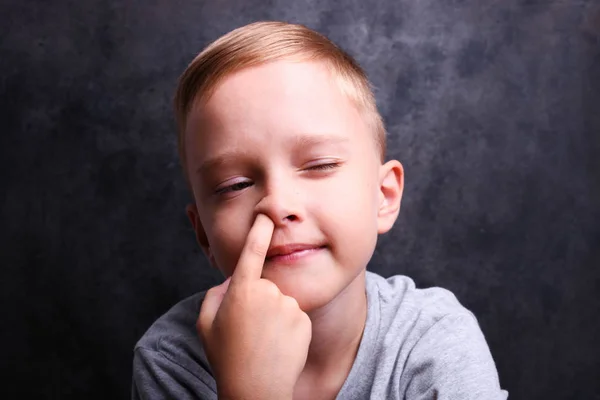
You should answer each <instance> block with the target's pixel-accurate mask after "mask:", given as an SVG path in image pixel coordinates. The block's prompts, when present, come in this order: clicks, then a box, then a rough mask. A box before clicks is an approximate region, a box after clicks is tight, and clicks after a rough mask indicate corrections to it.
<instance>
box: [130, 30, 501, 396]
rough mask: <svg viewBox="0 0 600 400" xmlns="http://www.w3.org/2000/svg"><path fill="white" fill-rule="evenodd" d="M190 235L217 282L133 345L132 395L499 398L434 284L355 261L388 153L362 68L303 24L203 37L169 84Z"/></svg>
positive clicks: (466, 326)
mask: <svg viewBox="0 0 600 400" xmlns="http://www.w3.org/2000/svg"><path fill="white" fill-rule="evenodd" d="M175 103H176V109H177V118H178V123H179V130H180V133H179V144H180V147H179V150H180V157H181V160H182V165H183V169H184V173H185V175H186V179H187V180H188V182H189V185H190V188H191V190H192V193H193V196H194V204H190V205H188V207H187V214H188V217H189V219H190V221H191V223H192V226H193V228H194V231H195V232H196V237H197V241H198V243H199V245H200V246H201V247H202V249H203V251H204V253H205V254H206V256H207V257H208V259H209V260H210V263H211V265H212V266H214V267H215V268H218V269H219V270H220V271H222V272H223V273H224V275H225V276H227V277H228V278H227V280H226V281H225V282H224V283H223V284H221V285H219V286H216V287H214V288H212V289H210V290H209V291H207V292H206V293H200V294H197V295H195V296H192V297H191V298H188V299H187V300H184V301H182V302H181V303H179V304H177V305H176V306H175V307H173V308H172V309H171V310H170V311H168V312H167V313H166V314H165V315H164V316H163V317H161V318H160V319H158V321H156V322H155V323H154V324H153V326H152V327H151V328H150V329H149V330H148V332H146V334H145V335H144V337H142V338H141V339H140V341H139V342H138V344H137V345H136V348H135V355H134V366H133V389H132V392H133V394H132V395H133V398H134V399H166V398H169V399H179V400H183V399H235V400H237V399H257V400H262V399H277V400H285V399H311V400H315V399H335V398H337V399H432V400H433V399H478V400H480V399H485V400H495V399H506V398H507V393H506V392H505V391H502V390H501V389H500V387H499V383H498V376H497V372H496V369H495V365H494V361H493V359H492V357H491V354H490V352H489V349H488V346H487V344H486V342H485V339H484V337H483V335H482V333H481V330H480V328H479V326H478V324H477V321H476V319H475V318H474V316H473V315H472V314H471V313H470V312H469V311H468V310H466V309H465V308H463V307H462V306H461V305H460V304H459V302H458V301H457V300H456V298H455V297H454V296H453V295H452V294H451V293H450V292H448V291H446V290H444V289H440V288H431V289H426V290H421V289H416V288H415V286H414V283H413V281H412V280H410V279H409V278H407V277H404V276H395V277H392V278H389V279H384V278H383V277H381V276H379V275H377V274H374V273H371V272H367V271H366V266H367V263H368V262H369V260H370V258H371V256H372V254H373V251H374V249H375V244H376V241H377V236H378V234H382V233H385V232H387V231H388V230H390V229H391V227H392V225H393V224H394V222H395V220H396V218H397V216H398V212H399V209H400V201H401V197H402V190H403V186H404V172H403V169H402V165H401V164H400V163H399V162H398V161H396V160H391V161H388V162H385V163H384V158H385V129H384V127H383V123H382V120H381V117H380V115H379V113H378V111H377V107H376V105H375V100H374V97H373V94H372V92H371V90H370V87H369V83H368V80H367V78H366V76H365V74H364V72H363V71H362V70H361V69H360V67H359V66H358V65H357V64H356V63H355V61H353V60H352V59H351V58H350V57H349V56H348V55H347V54H345V53H344V52H342V51H341V50H340V49H338V48H337V47H336V46H335V45H334V44H333V43H331V42H330V41H329V40H327V39H326V38H324V37H323V36H321V35H319V34H318V33H316V32H314V31H312V30H309V29H308V28H306V27H303V26H300V25H293V24H286V23H279V22H261V23H254V24H250V25H248V26H245V27H242V28H239V29H237V30H234V31H233V32H230V33H229V34H227V35H225V36H223V37H222V38H220V39H218V40H217V41H216V42H214V43H213V44H211V45H210V46H208V47H207V48H206V49H205V50H204V51H203V52H202V53H200V54H199V55H198V57H196V59H195V60H194V61H193V62H192V63H191V64H190V65H189V66H188V68H187V69H186V71H185V72H184V73H183V75H182V77H181V79H180V82H179V87H178V90H177V95H176V100H175Z"/></svg>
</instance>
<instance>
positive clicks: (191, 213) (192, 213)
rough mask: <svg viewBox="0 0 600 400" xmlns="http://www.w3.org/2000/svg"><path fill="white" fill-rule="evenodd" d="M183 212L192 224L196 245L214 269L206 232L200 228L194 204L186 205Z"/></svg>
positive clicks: (200, 224) (214, 265) (214, 264)
mask: <svg viewBox="0 0 600 400" xmlns="http://www.w3.org/2000/svg"><path fill="white" fill-rule="evenodd" d="M185 212H186V214H187V216H188V218H189V220H190V223H191V224H192V228H193V229H194V233H195V234H196V241H197V242H198V245H199V246H200V248H201V249H202V252H204V254H205V255H206V257H207V258H208V260H209V261H210V264H211V265H212V266H213V267H215V268H216V262H215V258H214V255H213V253H212V251H211V249H210V244H209V243H208V238H207V237H206V232H204V228H203V227H202V223H201V222H200V216H199V215H198V208H197V207H196V204H194V203H190V204H188V205H187V206H186V207H185Z"/></svg>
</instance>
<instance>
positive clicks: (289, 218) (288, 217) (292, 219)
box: [284, 215, 298, 221]
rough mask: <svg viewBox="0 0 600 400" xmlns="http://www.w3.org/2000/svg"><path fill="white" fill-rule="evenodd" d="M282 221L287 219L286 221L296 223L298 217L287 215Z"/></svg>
mask: <svg viewBox="0 0 600 400" xmlns="http://www.w3.org/2000/svg"><path fill="white" fill-rule="evenodd" d="M284 219H287V220H288V221H296V220H297V219H298V217H297V216H295V215H288V216H287V217H285V218H284Z"/></svg>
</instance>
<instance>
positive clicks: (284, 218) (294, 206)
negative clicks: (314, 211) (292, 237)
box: [255, 179, 304, 226]
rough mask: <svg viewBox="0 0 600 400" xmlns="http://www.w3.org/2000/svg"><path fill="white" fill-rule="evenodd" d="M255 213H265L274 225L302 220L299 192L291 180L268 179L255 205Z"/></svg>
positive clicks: (283, 224)
mask: <svg viewBox="0 0 600 400" xmlns="http://www.w3.org/2000/svg"><path fill="white" fill-rule="evenodd" d="M255 211H256V213H257V214H265V215H267V216H268V217H269V218H271V220H273V222H274V223H275V226H278V225H279V226H285V225H287V224H289V223H292V222H301V221H302V220H304V215H303V210H302V199H301V193H300V190H299V188H298V186H297V185H295V184H294V182H291V181H287V182H286V181H285V180H282V179H280V180H277V181H274V180H273V181H270V182H268V183H267V184H266V185H265V191H264V196H263V198H262V199H261V200H260V202H259V203H258V204H257V205H256V210H255Z"/></svg>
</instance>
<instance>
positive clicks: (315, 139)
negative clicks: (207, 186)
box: [196, 135, 350, 175]
mask: <svg viewBox="0 0 600 400" xmlns="http://www.w3.org/2000/svg"><path fill="white" fill-rule="evenodd" d="M349 141H350V140H349V139H348V138H347V137H344V136H332V135H297V136H296V137H294V138H293V139H292V140H291V141H290V142H291V144H292V146H293V147H292V150H293V151H294V152H299V151H301V150H305V149H307V148H311V147H317V146H330V145H338V146H344V145H346V144H347V143H349ZM247 158H248V154H247V152H246V151H243V150H242V151H239V150H229V151H225V152H223V153H221V154H219V155H217V156H214V157H211V158H209V159H207V160H205V161H203V162H202V164H201V165H200V167H198V169H197V170H196V173H197V174H200V175H203V174H207V173H208V172H210V171H212V170H214V169H216V168H219V167H222V166H224V165H227V164H231V163H233V162H235V161H240V160H247Z"/></svg>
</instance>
